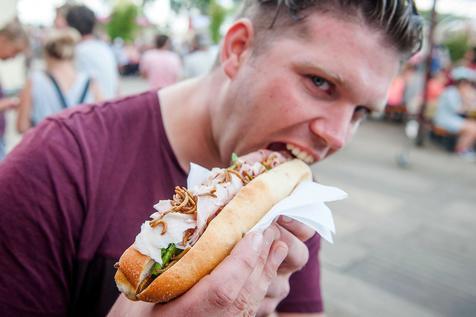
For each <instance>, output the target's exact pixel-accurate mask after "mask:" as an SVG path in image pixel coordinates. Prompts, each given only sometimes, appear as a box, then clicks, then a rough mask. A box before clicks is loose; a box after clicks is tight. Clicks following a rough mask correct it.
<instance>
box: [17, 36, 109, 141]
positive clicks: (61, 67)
mask: <svg viewBox="0 0 476 317" xmlns="http://www.w3.org/2000/svg"><path fill="white" fill-rule="evenodd" d="M80 38H81V37H80V35H79V33H78V32H77V31H76V30H74V29H69V28H65V29H61V30H54V31H52V32H51V33H50V34H49V35H48V37H47V39H46V42H45V47H44V53H45V62H46V70H45V71H43V70H38V71H34V72H33V73H32V74H31V76H30V78H29V79H28V80H27V82H26V84H25V87H24V88H23V91H22V93H21V96H20V106H19V107H18V116H17V130H18V131H19V132H20V133H23V132H25V131H26V130H28V129H29V128H30V127H32V126H36V125H38V123H40V122H41V121H43V120H44V119H45V118H46V117H47V116H50V115H52V114H55V113H57V112H60V111H62V110H64V109H67V108H70V107H72V106H75V105H78V104H82V103H91V102H93V101H100V100H101V93H100V90H99V87H98V85H97V83H96V81H95V80H94V79H92V78H91V77H90V76H89V75H87V74H86V73H83V72H78V71H77V70H76V69H75V65H74V51H75V45H76V43H78V42H79V40H80Z"/></svg>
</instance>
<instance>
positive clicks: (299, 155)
mask: <svg viewBox="0 0 476 317" xmlns="http://www.w3.org/2000/svg"><path fill="white" fill-rule="evenodd" d="M286 148H287V149H288V150H289V151H290V152H291V153H292V154H293V155H294V156H295V157H296V158H298V159H300V160H303V161H304V162H306V163H307V164H312V163H314V157H312V155H310V154H308V153H306V152H304V151H302V150H300V149H298V148H297V147H295V146H294V145H292V144H287V145H286Z"/></svg>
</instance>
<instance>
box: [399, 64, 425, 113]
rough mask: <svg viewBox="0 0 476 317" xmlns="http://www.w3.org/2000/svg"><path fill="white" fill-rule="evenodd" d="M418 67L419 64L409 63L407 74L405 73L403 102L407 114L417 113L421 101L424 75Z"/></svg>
mask: <svg viewBox="0 0 476 317" xmlns="http://www.w3.org/2000/svg"><path fill="white" fill-rule="evenodd" d="M420 66H421V64H413V63H409V64H408V69H407V72H406V73H405V91H404V93H403V102H404V104H405V107H406V111H407V113H409V114H416V113H418V111H419V109H420V107H421V103H422V100H423V92H424V89H425V87H424V86H425V74H424V73H423V71H422V69H421V67H420Z"/></svg>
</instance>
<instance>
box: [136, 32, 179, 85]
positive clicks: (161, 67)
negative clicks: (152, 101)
mask: <svg viewBox="0 0 476 317" xmlns="http://www.w3.org/2000/svg"><path fill="white" fill-rule="evenodd" d="M154 44H155V48H152V49H150V50H147V51H146V52H144V54H143V55H142V58H141V60H140V65H139V70H140V73H141V75H142V76H144V77H145V78H147V81H148V82H149V87H150V88H151V89H157V88H163V87H167V86H170V85H172V84H175V83H176V82H177V81H178V80H179V78H180V76H181V75H182V62H181V61H180V57H179V56H178V54H177V53H175V52H173V51H172V50H171V48H172V45H171V43H170V39H169V37H168V36H167V35H165V34H157V35H156V36H155V43H154Z"/></svg>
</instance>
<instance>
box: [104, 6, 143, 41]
mask: <svg viewBox="0 0 476 317" xmlns="http://www.w3.org/2000/svg"><path fill="white" fill-rule="evenodd" d="M138 15H139V8H138V7H137V6H136V5H134V4H133V3H130V2H120V3H119V4H118V5H117V6H116V7H115V8H114V10H113V12H112V14H111V19H110V21H109V23H108V24H107V26H106V29H107V33H108V34H109V37H110V38H111V40H114V39H115V38H118V37H120V38H122V39H123V40H124V41H126V42H131V41H133V40H134V36H135V34H136V32H137V30H138V28H139V27H138V25H137V24H136V19H137V16H138Z"/></svg>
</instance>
